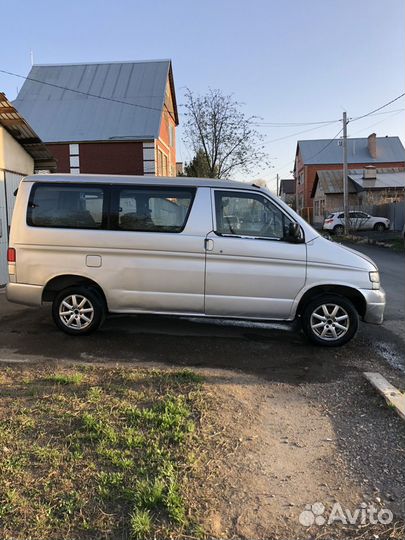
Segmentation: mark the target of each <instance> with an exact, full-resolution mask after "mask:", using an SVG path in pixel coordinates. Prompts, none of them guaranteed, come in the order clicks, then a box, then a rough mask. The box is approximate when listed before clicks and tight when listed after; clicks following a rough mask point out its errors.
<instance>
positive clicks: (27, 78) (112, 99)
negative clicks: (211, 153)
mask: <svg viewBox="0 0 405 540" xmlns="http://www.w3.org/2000/svg"><path fill="white" fill-rule="evenodd" d="M0 73H4V74H5V75H12V76H13V77H19V78H20V79H25V80H27V81H32V82H36V83H39V84H45V85H47V86H52V87H53V88H58V89H59V90H65V91H69V92H75V93H76V94H81V95H83V96H87V97H92V98H97V99H104V100H105V101H112V102H113V103H120V104H121V105H129V106H130V107H138V108H140V109H148V110H151V111H158V112H162V109H161V108H160V109H158V108H157V107H148V106H147V105H139V103H129V102H128V101H123V100H121V99H115V98H110V97H105V96H100V95H98V94H92V93H90V92H83V91H82V90H76V89H75V88H68V87H66V86H60V85H59V84H54V83H50V82H47V81H40V80H39V79H34V78H33V77H25V76H24V75H19V74H18V73H12V72H11V71H6V70H4V69H0ZM169 112H170V113H171V114H174V111H169Z"/></svg>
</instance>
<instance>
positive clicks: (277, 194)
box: [276, 173, 279, 197]
mask: <svg viewBox="0 0 405 540" xmlns="http://www.w3.org/2000/svg"><path fill="white" fill-rule="evenodd" d="M276 178H277V192H276V196H277V197H278V196H279V193H278V173H277V176H276Z"/></svg>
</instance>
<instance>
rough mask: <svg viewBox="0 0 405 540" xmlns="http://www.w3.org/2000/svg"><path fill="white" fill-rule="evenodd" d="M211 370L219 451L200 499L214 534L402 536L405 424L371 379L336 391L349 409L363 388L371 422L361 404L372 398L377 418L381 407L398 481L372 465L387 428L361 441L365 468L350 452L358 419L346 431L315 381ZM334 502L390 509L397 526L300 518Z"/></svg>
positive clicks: (353, 449) (209, 379) (370, 402)
mask: <svg viewBox="0 0 405 540" xmlns="http://www.w3.org/2000/svg"><path fill="white" fill-rule="evenodd" d="M205 375H206V377H207V384H206V387H207V391H208V392H209V393H210V395H211V398H212V399H213V401H214V403H216V407H213V410H214V411H215V412H214V413H212V414H211V418H210V422H209V423H208V424H211V422H212V425H213V426H214V427H213V428H212V429H213V432H210V433H208V434H207V437H209V438H211V439H212V441H213V445H212V448H215V449H216V450H214V451H213V450H212V448H211V451H212V452H213V456H214V457H212V459H211V461H210V462H209V468H208V474H207V475H204V477H203V478H200V479H199V482H200V483H199V485H198V486H197V488H196V491H198V492H199V494H200V495H201V496H202V498H203V502H202V503H201V502H200V501H199V504H202V507H203V516H204V518H203V524H204V528H205V529H206V530H207V531H209V533H210V534H211V535H212V537H214V538H226V539H229V538H244V539H253V538H255V539H269V538H293V537H294V538H302V539H303V538H318V537H319V538H321V537H322V538H329V537H333V538H346V537H349V536H350V537H355V538H357V537H361V536H362V535H363V534H367V536H371V537H372V536H373V534H376V535H377V536H378V537H379V538H384V537H387V538H388V537H392V538H403V534H404V529H401V528H402V527H403V525H402V520H403V518H404V514H403V511H404V508H403V501H404V495H405V492H404V489H405V483H404V476H403V474H404V471H405V467H404V465H405V459H404V449H405V424H404V423H403V422H402V423H401V421H400V420H399V419H397V418H396V417H395V416H394V413H393V412H392V411H391V410H388V409H387V407H385V406H384V405H382V404H381V403H380V402H379V398H378V397H376V396H375V395H374V394H373V391H370V389H369V388H368V386H367V384H364V385H363V388H362V389H361V390H360V393H361V394H364V395H362V396H359V395H358V393H357V392H356V391H355V389H354V388H351V389H350V386H351V383H350V381H347V383H346V385H345V388H341V389H340V390H341V392H339V391H337V389H336V388H335V395H336V397H338V398H340V400H341V405H344V407H348V414H351V412H350V409H349V407H350V406H351V405H355V402H356V400H357V399H358V398H360V400H364V398H365V397H367V399H368V404H367V405H365V404H363V407H360V410H359V419H360V421H361V422H362V424H366V423H367V422H368V418H366V413H364V411H363V408H364V405H365V409H367V408H370V407H376V410H373V411H372V412H371V411H369V414H372V415H373V417H374V420H375V413H376V411H377V413H378V415H379V419H378V421H377V426H378V424H379V422H381V423H382V424H383V425H386V426H387V427H388V429H390V430H393V431H392V432H391V433H392V434H393V437H394V439H395V441H396V442H395V443H393V441H392V440H390V441H389V443H388V444H387V446H391V444H394V447H391V448H390V454H391V456H390V458H389V459H388V461H387V464H386V465H385V466H387V467H389V468H390V471H388V470H387V474H386V477H389V476H390V473H393V475H394V476H395V475H399V476H397V478H396V481H394V482H392V479H391V478H386V481H385V482H383V484H381V483H380V478H379V474H375V471H374V472H373V469H374V467H375V466H376V463H375V459H376V457H377V455H378V454H376V450H377V451H382V452H385V449H384V448H381V450H379V448H378V442H379V437H380V436H381V434H378V433H375V432H373V430H372V429H371V430H368V432H367V433H366V434H364V433H363V436H364V440H363V447H362V448H360V449H359V450H360V451H361V452H363V457H364V461H365V463H366V464H367V465H368V466H367V467H366V469H368V470H363V469H362V467H361V466H360V465H359V456H355V455H354V454H356V453H357V451H358V448H357V443H358V442H359V441H356V440H354V439H356V437H353V436H352V434H351V430H352V426H351V425H348V426H347V428H346V429H343V430H342V429H341V426H337V425H336V423H335V420H334V411H333V409H334V408H335V406H336V402H335V403H334V402H333V400H332V401H331V400H329V399H327V400H326V401H325V402H324V396H323V395H322V392H318V389H314V388H312V389H310V388H308V386H307V385H305V384H303V385H302V386H294V387H291V386H290V385H286V384H282V383H273V384H269V383H263V380H261V379H258V378H256V377H254V376H247V375H245V374H241V373H230V372H229V371H226V372H225V371H221V372H218V371H215V372H211V373H207V372H206V373H205ZM330 390H331V389H330ZM332 390H333V389H332ZM342 393H344V394H345V397H344V404H343V399H342ZM357 405H358V404H357V403H356V406H357ZM215 426H216V428H217V429H218V431H215V429H216V428H215ZM370 434H371V435H370ZM389 438H392V437H389ZM348 448H349V451H347V450H348ZM360 461H362V460H360ZM381 466H383V467H384V465H381ZM395 467H400V468H399V469H395ZM381 472H382V471H381ZM383 474H384V473H383ZM197 484H198V482H197ZM387 485H389V486H390V487H389V489H390V490H391V492H393V491H395V490H397V491H395V495H393V494H392V493H387V491H386V489H387ZM336 502H338V503H340V505H341V506H342V508H348V509H350V511H354V510H355V509H356V508H358V507H360V505H361V504H362V503H363V504H373V505H375V507H376V508H378V509H380V508H382V507H386V508H390V509H391V510H392V511H393V512H394V515H395V518H394V522H395V523H396V525H395V526H393V524H391V525H386V526H377V527H374V528H369V527H368V526H367V525H366V526H363V527H361V526H360V527H359V526H357V525H356V526H349V527H345V526H344V525H342V524H341V523H338V524H337V525H330V526H328V525H323V526H318V525H316V524H314V525H313V526H312V527H306V526H303V525H302V524H301V523H300V521H299V518H300V514H301V512H302V511H304V510H305V509H306V505H313V504H315V503H322V504H323V505H324V507H325V515H326V513H327V512H328V510H329V511H330V509H331V508H332V506H333V504H334V503H336Z"/></svg>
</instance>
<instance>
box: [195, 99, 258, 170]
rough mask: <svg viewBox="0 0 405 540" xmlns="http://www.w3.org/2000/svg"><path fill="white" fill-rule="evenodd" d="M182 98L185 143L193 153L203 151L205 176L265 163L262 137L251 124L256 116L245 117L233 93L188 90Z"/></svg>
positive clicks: (251, 168)
mask: <svg viewBox="0 0 405 540" xmlns="http://www.w3.org/2000/svg"><path fill="white" fill-rule="evenodd" d="M185 98H186V102H185V109H186V113H185V115H186V121H185V143H186V144H187V143H188V144H189V145H190V146H191V147H192V149H193V150H194V152H195V154H196V155H198V153H199V152H203V153H204V155H205V159H206V161H207V165H208V166H207V176H209V177H210V178H229V176H230V175H231V174H232V173H235V172H236V171H243V172H245V173H248V172H249V171H251V170H253V169H258V168H259V167H262V168H263V167H267V166H268V160H267V155H266V153H265V151H264V146H263V137H262V135H261V134H260V133H259V132H258V131H257V130H256V129H255V127H254V124H255V122H256V121H257V117H255V116H250V117H247V116H245V114H244V113H243V112H242V111H241V108H240V107H241V104H240V103H239V102H237V101H235V100H234V99H233V97H232V96H230V95H224V94H222V92H221V91H220V90H209V91H208V93H207V94H205V95H203V96H197V95H195V94H194V93H193V92H191V91H190V90H189V89H187V91H186V94H185Z"/></svg>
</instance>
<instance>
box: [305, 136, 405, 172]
mask: <svg viewBox="0 0 405 540" xmlns="http://www.w3.org/2000/svg"><path fill="white" fill-rule="evenodd" d="M376 141H377V158H376V159H375V158H372V157H371V155H370V153H369V150H368V139H367V137H362V138H354V139H351V138H349V139H347V160H348V163H349V164H350V163H353V164H356V163H370V164H372V163H397V162H401V161H402V162H404V161H405V149H404V147H403V146H402V143H401V141H400V139H399V137H377V138H376ZM328 142H330V144H328ZM298 151H301V157H302V160H303V162H304V164H305V165H314V164H315V165H316V164H322V165H328V164H336V163H342V162H343V148H342V141H341V140H340V139H336V140H332V141H331V140H330V139H316V140H308V141H298V143H297V154H298Z"/></svg>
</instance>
